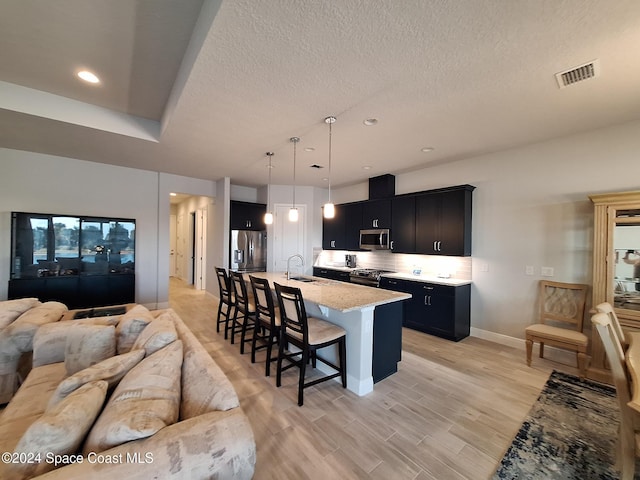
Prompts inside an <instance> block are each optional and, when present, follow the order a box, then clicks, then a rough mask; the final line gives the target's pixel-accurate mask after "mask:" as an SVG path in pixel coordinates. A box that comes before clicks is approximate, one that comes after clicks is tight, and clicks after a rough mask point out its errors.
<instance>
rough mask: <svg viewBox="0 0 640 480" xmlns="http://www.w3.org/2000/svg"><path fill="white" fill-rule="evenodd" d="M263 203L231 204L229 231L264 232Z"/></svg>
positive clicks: (233, 202) (264, 211)
mask: <svg viewBox="0 0 640 480" xmlns="http://www.w3.org/2000/svg"><path fill="white" fill-rule="evenodd" d="M266 211H267V206H266V205H265V204H263V203H249V202H238V201H232V202H231V222H230V223H231V230H265V228H266V225H265V223H264V214H265V213H266Z"/></svg>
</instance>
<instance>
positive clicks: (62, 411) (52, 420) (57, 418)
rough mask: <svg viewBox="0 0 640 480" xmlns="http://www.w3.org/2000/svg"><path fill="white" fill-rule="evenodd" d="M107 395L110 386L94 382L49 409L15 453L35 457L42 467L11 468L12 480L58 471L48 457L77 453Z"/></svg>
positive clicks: (20, 466)
mask: <svg viewBox="0 0 640 480" xmlns="http://www.w3.org/2000/svg"><path fill="white" fill-rule="evenodd" d="M106 395H107V382H105V381H97V382H90V383H87V384H85V385H83V386H82V387H80V388H78V389H77V390H76V391H75V392H72V393H71V394H70V395H69V396H68V397H67V398H65V399H64V400H62V401H61V402H60V403H58V404H57V405H55V406H54V407H53V408H47V410H46V411H45V413H44V414H43V415H42V416H41V417H40V418H39V419H38V420H36V421H35V422H34V423H33V424H31V426H30V427H29V428H28V429H27V431H26V432H25V433H24V435H23V436H22V438H21V439H20V441H19V442H18V445H17V446H16V449H15V453H22V454H25V455H29V456H31V457H34V456H35V455H36V454H39V456H40V459H41V462H40V463H39V464H33V463H32V464H29V463H22V464H16V465H11V475H9V476H10V477H11V478H20V479H22V478H31V477H32V476H36V475H40V474H42V473H45V472H47V471H49V470H51V469H53V468H54V466H53V465H52V464H51V463H47V462H46V458H47V455H69V454H73V453H76V452H77V451H78V449H79V448H80V444H81V443H82V440H83V439H84V437H85V435H86V434H87V432H88V431H89V429H90V428H91V425H92V424H93V422H94V421H95V419H96V417H97V416H98V413H99V412H100V409H101V408H102V405H103V404H104V400H105V397H106Z"/></svg>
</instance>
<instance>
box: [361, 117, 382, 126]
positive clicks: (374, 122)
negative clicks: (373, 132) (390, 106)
mask: <svg viewBox="0 0 640 480" xmlns="http://www.w3.org/2000/svg"><path fill="white" fill-rule="evenodd" d="M362 123H364V124H365V125H366V126H367V127H372V126H374V125H377V124H378V119H377V118H367V119H366V120H365V121H364V122H362Z"/></svg>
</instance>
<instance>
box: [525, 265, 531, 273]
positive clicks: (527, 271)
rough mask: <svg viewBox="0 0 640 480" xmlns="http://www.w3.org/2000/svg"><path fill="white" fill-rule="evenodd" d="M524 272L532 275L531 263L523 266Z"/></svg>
mask: <svg viewBox="0 0 640 480" xmlns="http://www.w3.org/2000/svg"><path fill="white" fill-rule="evenodd" d="M524 274H525V275H533V265H527V266H526V267H524Z"/></svg>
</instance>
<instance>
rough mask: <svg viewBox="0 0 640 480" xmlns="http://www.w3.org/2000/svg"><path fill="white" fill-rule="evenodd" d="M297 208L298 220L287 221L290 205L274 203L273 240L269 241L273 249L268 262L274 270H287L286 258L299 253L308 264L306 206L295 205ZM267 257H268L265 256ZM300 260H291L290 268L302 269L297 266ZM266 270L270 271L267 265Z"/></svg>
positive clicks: (302, 269)
mask: <svg viewBox="0 0 640 480" xmlns="http://www.w3.org/2000/svg"><path fill="white" fill-rule="evenodd" d="M296 207H297V208H298V221H297V222H290V221H289V209H290V208H291V206H290V205H276V206H275V216H274V219H273V227H274V228H273V232H274V233H273V237H274V238H273V241H272V242H270V244H271V246H272V247H271V248H272V251H273V262H271V261H269V264H271V265H273V271H274V272H285V271H286V270H287V259H288V258H289V257H290V256H291V255H295V254H300V255H302V256H303V257H304V258H305V266H307V265H309V258H307V255H305V251H304V246H305V233H304V232H305V231H306V229H305V224H306V219H307V215H306V206H305V205H296ZM267 258H268V257H267ZM299 262H300V260H299V259H295V260H292V264H291V267H292V270H293V267H294V266H295V267H296V270H294V271H300V272H302V271H304V268H300V267H298V265H299ZM267 270H269V271H271V270H270V269H269V267H267Z"/></svg>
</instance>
